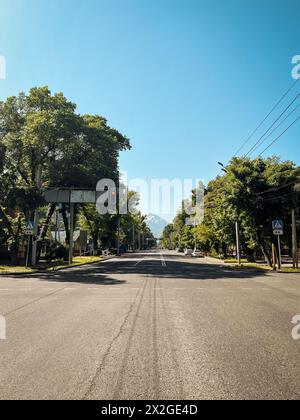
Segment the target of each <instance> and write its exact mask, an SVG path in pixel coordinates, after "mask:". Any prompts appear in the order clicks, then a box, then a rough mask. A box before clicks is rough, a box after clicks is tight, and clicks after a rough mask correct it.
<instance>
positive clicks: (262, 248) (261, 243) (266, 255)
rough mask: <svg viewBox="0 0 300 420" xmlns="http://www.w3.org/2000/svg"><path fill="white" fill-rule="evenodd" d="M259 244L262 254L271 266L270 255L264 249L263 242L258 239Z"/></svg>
mask: <svg viewBox="0 0 300 420" xmlns="http://www.w3.org/2000/svg"><path fill="white" fill-rule="evenodd" d="M259 246H260V248H261V250H262V253H263V255H264V257H265V259H266V261H267V263H268V265H269V266H270V267H272V262H271V258H270V256H269V255H268V252H267V250H266V246H265V244H264V243H263V241H261V240H260V241H259Z"/></svg>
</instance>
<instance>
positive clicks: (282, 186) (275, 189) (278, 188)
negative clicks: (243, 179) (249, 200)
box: [255, 181, 299, 195]
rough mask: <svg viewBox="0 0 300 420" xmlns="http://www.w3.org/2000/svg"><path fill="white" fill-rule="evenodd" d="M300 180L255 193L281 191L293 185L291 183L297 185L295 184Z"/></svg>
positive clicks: (262, 193)
mask: <svg viewBox="0 0 300 420" xmlns="http://www.w3.org/2000/svg"><path fill="white" fill-rule="evenodd" d="M298 182H299V181H293V182H289V183H288V184H285V185H280V186H279V187H274V188H271V189H270V190H267V191H263V192H260V193H257V194H255V195H264V194H268V193H270V192H275V191H279V190H282V189H283V188H286V187H289V186H291V185H295V184H297V183H298Z"/></svg>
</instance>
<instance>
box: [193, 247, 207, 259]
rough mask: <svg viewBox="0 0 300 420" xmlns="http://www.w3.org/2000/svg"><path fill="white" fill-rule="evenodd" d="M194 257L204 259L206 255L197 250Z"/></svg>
mask: <svg viewBox="0 0 300 420" xmlns="http://www.w3.org/2000/svg"><path fill="white" fill-rule="evenodd" d="M193 257H195V258H203V257H204V254H203V252H202V251H199V250H197V249H195V250H194V252H193Z"/></svg>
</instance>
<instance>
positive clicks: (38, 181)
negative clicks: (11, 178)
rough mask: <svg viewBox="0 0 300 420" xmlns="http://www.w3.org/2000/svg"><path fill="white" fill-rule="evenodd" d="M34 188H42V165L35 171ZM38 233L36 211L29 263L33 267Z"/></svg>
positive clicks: (36, 211) (37, 215) (35, 260)
mask: <svg viewBox="0 0 300 420" xmlns="http://www.w3.org/2000/svg"><path fill="white" fill-rule="evenodd" d="M36 186H37V188H39V189H40V188H41V187H42V165H38V167H37V170H36ZM38 233H39V212H38V209H36V210H35V212H34V235H33V239H32V255H31V263H32V265H33V266H35V265H36V263H37V244H38V241H37V237H38Z"/></svg>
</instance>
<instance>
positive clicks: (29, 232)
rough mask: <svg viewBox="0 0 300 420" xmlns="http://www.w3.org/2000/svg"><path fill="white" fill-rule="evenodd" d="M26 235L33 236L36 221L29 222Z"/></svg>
mask: <svg viewBox="0 0 300 420" xmlns="http://www.w3.org/2000/svg"><path fill="white" fill-rule="evenodd" d="M25 235H26V236H32V235H34V223H33V222H28V223H27V225H26V228H25Z"/></svg>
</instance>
